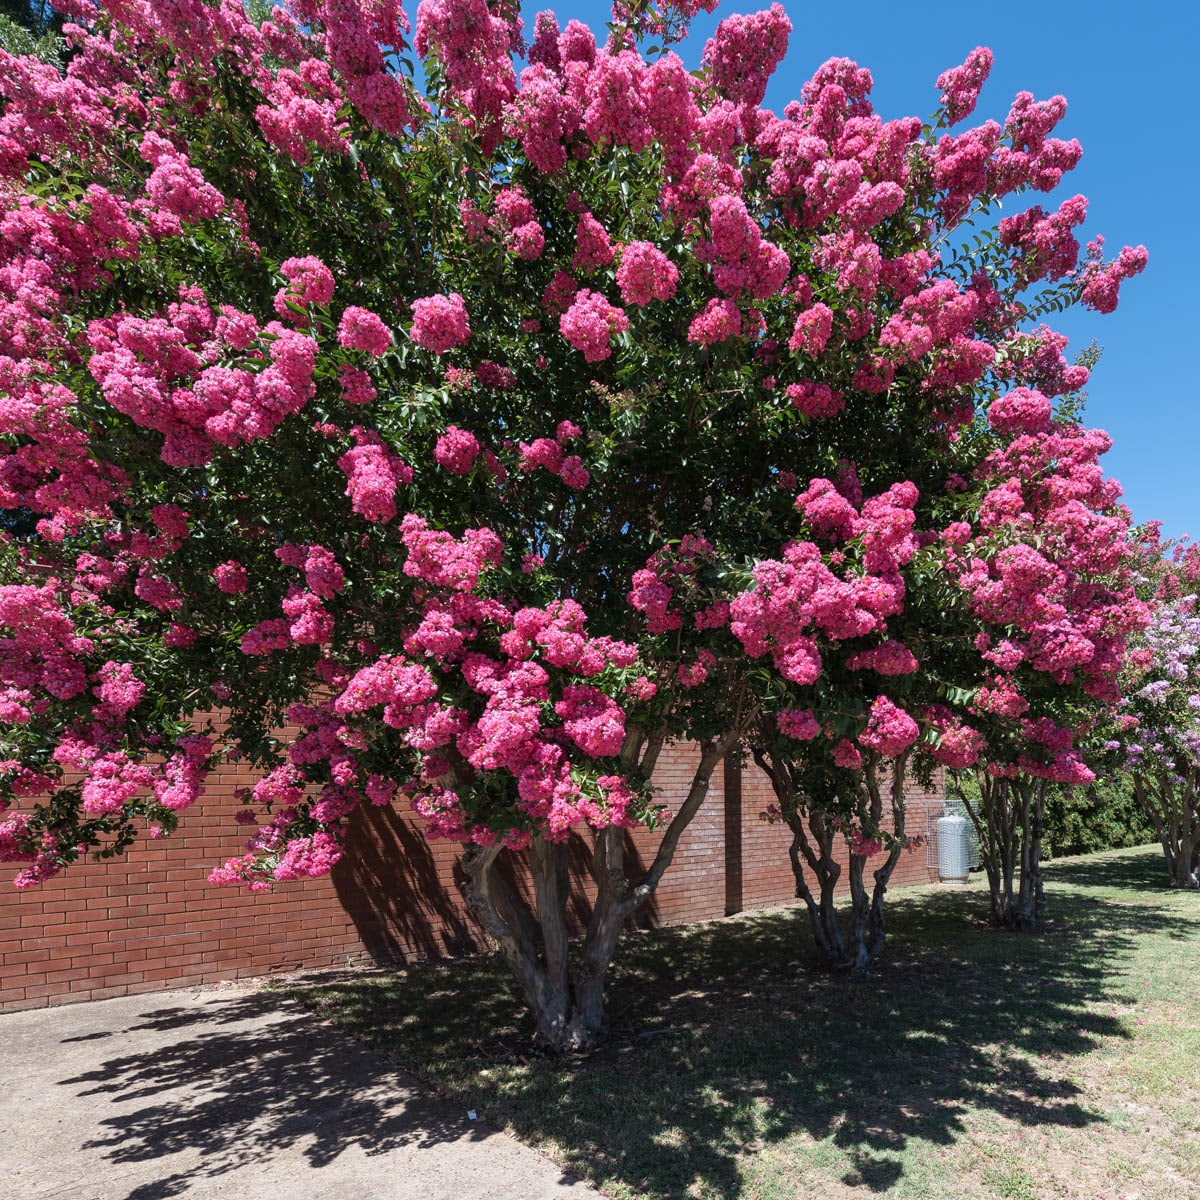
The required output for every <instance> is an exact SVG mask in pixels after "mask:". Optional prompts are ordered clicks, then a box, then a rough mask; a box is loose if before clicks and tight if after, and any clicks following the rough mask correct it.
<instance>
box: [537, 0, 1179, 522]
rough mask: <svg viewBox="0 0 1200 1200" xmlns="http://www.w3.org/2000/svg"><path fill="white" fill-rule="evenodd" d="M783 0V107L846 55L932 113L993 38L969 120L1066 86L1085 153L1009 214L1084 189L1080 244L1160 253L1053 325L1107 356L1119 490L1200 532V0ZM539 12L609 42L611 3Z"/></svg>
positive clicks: (690, 43) (1133, 503)
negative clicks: (1103, 296) (953, 79)
mask: <svg viewBox="0 0 1200 1200" xmlns="http://www.w3.org/2000/svg"><path fill="white" fill-rule="evenodd" d="M782 2H783V5H784V8H785V9H786V10H787V12H788V16H789V17H790V18H791V21H792V35H791V41H790V44H789V49H788V56H787V58H786V59H785V60H784V62H783V64H782V65H781V66H780V68H779V70H778V71H777V72H776V74H775V77H774V79H773V80H772V83H771V87H770V89H769V90H768V92H767V99H766V103H767V105H768V106H769V107H771V108H773V109H774V110H775V111H777V112H778V111H781V110H782V108H783V106H784V104H786V103H787V101H788V100H791V99H793V98H795V97H797V96H798V95H799V91H800V85H801V84H802V83H803V82H804V81H805V80H806V79H808V78H809V76H810V75H811V74H812V72H813V71H814V70H815V68H816V67H818V66H819V65H820V64H821V63H822V62H824V61H825V60H826V59H827V58H831V57H834V56H842V55H844V56H846V57H848V58H853V59H855V60H856V61H857V62H858V63H859V64H860V65H861V66H865V67H869V68H870V70H871V73H872V75H873V76H874V79H875V90H874V93H873V98H874V101H875V107H876V109H877V111H879V112H880V113H881V114H882V115H883V116H884V117H885V118H891V117H898V116H907V115H913V116H920V117H926V116H928V115H929V114H930V113H932V111H933V109H934V108H935V106H936V104H937V99H938V91H937V89H936V88H935V86H934V80H935V79H936V78H937V76H938V75H939V74H940V73H941V71H942V70H944V69H945V68H946V67H950V66H956V65H958V64H959V63H960V62H961V61H962V60H963V58H965V57H966V55H967V53H968V52H969V51H970V50H972V49H973V48H974V47H975V46H979V45H984V46H990V47H991V49H992V51H993V52H994V54H995V66H994V67H993V70H992V75H991V78H990V79H989V80H988V83H987V86H986V87H985V88H984V91H983V95H982V97H981V99H980V104H979V107H978V108H977V109H976V113H975V116H974V117H972V118H971V119H970V120H971V121H972V122H973V121H975V120H983V119H985V118H987V117H994V118H995V119H996V120H998V121H1003V120H1004V116H1005V113H1007V111H1008V105H1009V102H1010V101H1011V100H1012V97H1013V95H1014V94H1015V93H1016V92H1018V91H1020V90H1022V89H1024V90H1027V91H1031V92H1033V94H1034V95H1035V96H1036V97H1037V98H1038V99H1045V98H1046V97H1048V96H1052V95H1055V94H1058V93H1061V94H1062V95H1064V96H1066V98H1067V101H1068V103H1069V108H1068V111H1067V116H1066V119H1065V120H1064V121H1063V123H1062V125H1061V126H1060V127H1059V129H1058V130H1057V131H1056V134H1057V135H1058V136H1062V137H1076V138H1078V139H1079V140H1080V142H1081V143H1082V144H1083V161H1082V162H1081V163H1080V165H1079V166H1078V168H1076V170H1075V171H1074V172H1072V173H1071V174H1069V175H1067V177H1066V178H1065V180H1064V182H1063V184H1062V185H1061V186H1060V188H1059V190H1058V191H1057V192H1054V193H1052V194H1051V196H1050V197H1049V198H1048V199H1047V198H1046V197H1042V196H1035V197H1032V198H1031V199H1030V200H1026V199H1025V198H1024V197H1017V198H1015V199H1014V201H1010V205H1011V207H1007V206H1006V211H1018V210H1019V209H1020V208H1021V207H1024V206H1026V205H1027V204H1028V203H1033V202H1037V201H1039V200H1040V201H1042V202H1043V203H1044V204H1047V206H1050V205H1053V206H1057V203H1058V201H1059V200H1061V199H1065V198H1066V197H1067V196H1071V195H1074V194H1075V193H1077V192H1082V193H1083V194H1084V195H1086V196H1087V197H1088V199H1089V201H1090V202H1091V206H1090V209H1089V213H1088V222H1087V225H1086V226H1085V227H1084V230H1083V234H1084V236H1083V238H1081V241H1084V242H1086V241H1087V240H1089V239H1090V238H1091V237H1093V236H1094V235H1095V234H1097V233H1102V234H1104V236H1105V239H1106V243H1105V244H1106V249H1108V250H1110V251H1111V252H1112V254H1113V255H1115V254H1116V252H1117V251H1118V250H1119V249H1120V248H1121V246H1122V245H1125V244H1126V243H1128V244H1130V245H1137V244H1138V243H1142V244H1144V245H1145V246H1146V248H1147V249H1148V250H1149V251H1150V265H1149V266H1148V267H1147V268H1146V271H1145V272H1144V273H1143V274H1142V275H1140V276H1139V277H1138V278H1136V279H1133V280H1130V281H1128V282H1127V283H1125V284H1124V285H1123V288H1122V293H1121V303H1120V306H1119V307H1118V309H1117V311H1116V312H1115V313H1112V314H1110V315H1109V316H1100V315H1099V314H1097V313H1088V312H1083V311H1079V312H1073V313H1070V314H1067V315H1065V316H1061V317H1059V318H1057V320H1052V321H1051V324H1052V325H1054V327H1055V328H1058V329H1059V330H1060V331H1061V332H1063V333H1065V334H1067V335H1068V336H1069V337H1070V338H1071V344H1070V346H1069V347H1068V349H1067V355H1068V357H1072V356H1073V354H1074V353H1075V352H1076V351H1078V350H1081V349H1083V348H1084V347H1085V346H1087V344H1088V342H1089V341H1091V340H1092V338H1095V339H1096V340H1097V341H1098V342H1099V343H1100V344H1101V346H1102V347H1103V349H1104V355H1103V358H1102V359H1101V361H1100V365H1099V366H1098V367H1097V369H1096V371H1095V372H1094V373H1093V375H1092V380H1091V383H1090V384H1089V385H1088V405H1087V412H1086V418H1087V420H1088V422H1089V424H1092V425H1096V426H1099V427H1100V428H1102V429H1106V430H1107V431H1108V432H1109V434H1111V436H1112V438H1113V442H1114V445H1113V449H1112V450H1111V451H1110V452H1109V454H1108V456H1107V457H1106V459H1105V465H1106V469H1107V471H1108V473H1109V474H1110V475H1113V476H1115V477H1116V478H1117V479H1119V480H1120V481H1121V483H1122V484H1123V485H1124V486H1125V499H1126V502H1127V503H1128V504H1129V505H1130V507H1131V508H1132V509H1133V514H1134V517H1135V518H1136V519H1137V520H1139V521H1145V520H1150V519H1158V520H1161V521H1162V522H1163V526H1164V531H1165V533H1166V534H1168V535H1170V536H1179V535H1182V534H1184V533H1191V534H1193V535H1194V536H1195V537H1196V538H1197V539H1200V387H1198V386H1197V378H1198V372H1200V361H1197V360H1200V229H1198V226H1200V132H1198V130H1200V123H1198V122H1197V117H1196V114H1197V87H1196V83H1197V73H1198V72H1200V8H1198V7H1197V6H1196V4H1195V3H1194V2H1193V0H1144V2H1143V3H1141V4H1138V3H1136V2H1135V0H1125V2H1123V3H1115V2H1113V0H1044V2H1043V3H1040V4H1029V3H1021V4H1011V3H1010V4H1007V5H1004V4H979V3H963V2H962V0H959V2H957V3H953V4H948V3H944V2H938V3H923V4H898V3H895V2H894V0H893V2H890V3H889V2H886V0H857V2H855V3H847V2H846V0H823V2H818V3H807V4H802V3H800V2H799V0H782ZM768 3H769V0H758V2H757V3H745V2H744V0H741V2H732V0H731V2H728V3H724V4H723V5H722V6H721V7H720V8H718V10H717V11H716V13H714V14H713V15H712V16H706V15H705V14H701V15H700V18H699V19H698V20H697V21H696V23H695V25H694V27H693V30H692V34H691V36H690V37H689V38H688V40H687V41H686V42H684V43H683V45H682V46H681V47H677V49H678V51H679V53H680V54H681V56H682V57H683V58H684V60H685V62H687V64H688V66H689V67H690V66H695V65H696V64H697V62H698V60H699V56H700V52H701V49H702V48H703V46H704V42H705V40H706V39H707V37H708V36H709V33H710V32H711V30H712V29H713V28H714V27H715V26H716V23H717V21H718V20H719V19H720V18H721V17H722V16H728V15H729V14H730V13H733V12H753V11H755V10H756V9H759V8H765V7H767V6H768ZM543 7H544V8H551V9H553V10H554V12H555V13H556V14H557V16H558V18H559V21H560V23H562V24H564V25H565V24H566V22H567V20H569V19H570V18H571V17H575V18H578V19H579V20H582V21H586V22H587V24H589V25H590V26H591V27H592V28H593V29H595V30H597V32H598V33H600V35H601V36H602V27H603V25H604V23H605V21H607V20H608V19H609V9H608V6H607V5H605V4H602V3H599V2H588V0H560V2H559V3H554V2H553V0H548V2H547V3H544V4H541V5H529V4H526V5H524V7H523V11H524V15H525V19H526V30H527V33H530V34H531V33H532V28H533V15H534V13H536V12H537V11H538V9H539V8H543ZM965 127H966V126H964V128H965Z"/></svg>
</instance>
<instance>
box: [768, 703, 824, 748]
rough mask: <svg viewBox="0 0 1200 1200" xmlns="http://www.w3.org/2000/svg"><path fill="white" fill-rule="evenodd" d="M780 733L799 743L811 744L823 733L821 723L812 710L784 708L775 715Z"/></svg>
mask: <svg viewBox="0 0 1200 1200" xmlns="http://www.w3.org/2000/svg"><path fill="white" fill-rule="evenodd" d="M775 719H776V721H777V722H778V724H779V732H780V733H782V734H783V735H784V736H785V737H790V738H794V739H795V740H796V741H798V742H811V741H812V740H813V738H815V737H817V736H818V735H819V734H820V732H821V723H820V722H819V721H818V720H817V719H816V717H814V716H813V712H812V709H811V708H784V709H780V711H779V712H778V713H776V714H775Z"/></svg>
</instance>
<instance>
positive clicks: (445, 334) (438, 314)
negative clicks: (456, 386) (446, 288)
mask: <svg viewBox="0 0 1200 1200" xmlns="http://www.w3.org/2000/svg"><path fill="white" fill-rule="evenodd" d="M412 313H413V323H412V340H413V341H414V342H415V343H416V344H417V345H418V346H420V347H422V348H423V349H425V350H431V351H432V352H433V353H434V354H445V353H446V351H447V350H453V349H454V348H455V347H456V346H461V345H463V344H464V343H465V342H466V341H467V339H468V338H470V336H471V327H470V325H469V324H468V322H467V306H466V304H465V302H464V301H463V298H462V297H461V296H460V295H459V294H458V293H457V292H451V293H450V294H449V295H448V296H442V295H439V296H425V297H423V298H422V299H420V300H414V301H413V305H412Z"/></svg>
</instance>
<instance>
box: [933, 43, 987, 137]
mask: <svg viewBox="0 0 1200 1200" xmlns="http://www.w3.org/2000/svg"><path fill="white" fill-rule="evenodd" d="M991 70H992V52H991V51H990V50H989V49H988V48H987V47H986V46H976V47H975V49H974V50H972V51H971V53H970V54H968V55H967V58H966V61H965V62H964V63H963V64H962V66H961V67H952V68H950V70H948V71H943V72H942V73H941V74H940V75H939V76H938V77H937V86H938V87H940V88H941V89H942V101H941V102H942V107H943V108H944V109H945V110H946V122H947V124H950V125H955V124H957V123H958V122H959V121H962V120H964V119H965V118H967V117H969V116H970V115H971V113H973V112H974V111H975V104H976V101H977V100H978V99H979V93H980V91H981V90H982V88H983V85H984V83H985V82H986V81H987V77H988V75H989V74H991Z"/></svg>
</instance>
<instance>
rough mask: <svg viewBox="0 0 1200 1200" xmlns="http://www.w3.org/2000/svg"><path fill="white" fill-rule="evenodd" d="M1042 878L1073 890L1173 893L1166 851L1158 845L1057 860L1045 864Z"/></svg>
mask: <svg viewBox="0 0 1200 1200" xmlns="http://www.w3.org/2000/svg"><path fill="white" fill-rule="evenodd" d="M1042 875H1043V877H1044V878H1045V880H1046V882H1047V883H1050V884H1055V883H1059V884H1062V885H1064V886H1065V887H1070V888H1086V889H1089V890H1093V889H1097V888H1099V889H1104V890H1109V889H1117V890H1129V891H1138V892H1150V893H1154V892H1160V893H1161V892H1166V891H1169V890H1170V889H1169V887H1168V882H1167V868H1166V863H1165V861H1164V859H1163V853H1162V848H1161V847H1160V846H1159V845H1158V844H1157V843H1155V845H1154V846H1135V847H1134V848H1133V849H1131V850H1124V851H1116V852H1109V853H1107V854H1101V855H1095V854H1093V855H1080V856H1079V857H1077V858H1059V859H1055V860H1054V861H1053V862H1048V863H1043V864H1042Z"/></svg>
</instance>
